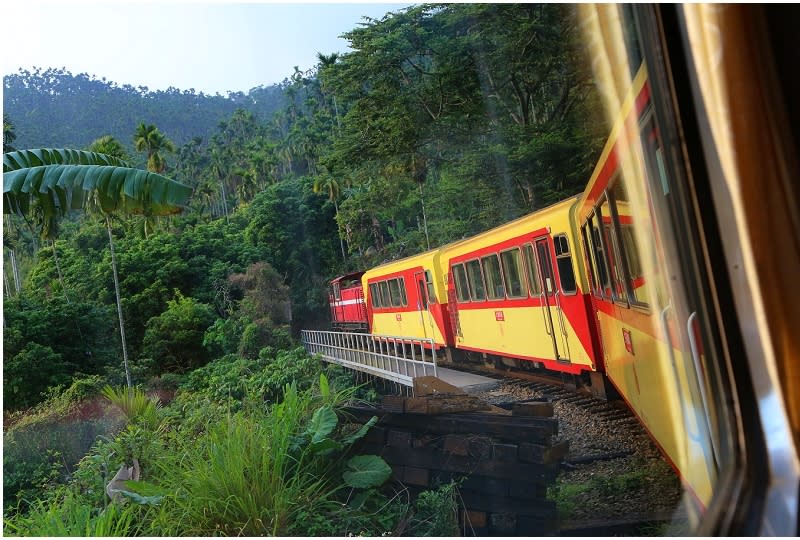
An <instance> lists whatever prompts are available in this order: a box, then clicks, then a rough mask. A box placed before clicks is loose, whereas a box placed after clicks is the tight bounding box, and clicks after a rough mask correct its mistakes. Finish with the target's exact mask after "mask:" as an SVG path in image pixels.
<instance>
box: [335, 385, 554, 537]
mask: <svg viewBox="0 0 800 540" xmlns="http://www.w3.org/2000/svg"><path fill="white" fill-rule="evenodd" d="M425 379H432V378H427V377H426V378H425ZM439 386H440V385H439ZM455 390H456V391H458V389H455ZM417 395H418V396H419V394H417ZM346 413H349V414H350V415H352V417H353V420H354V421H355V422H361V423H363V422H366V421H367V420H369V419H370V418H371V417H372V416H378V418H379V422H378V424H376V425H375V426H374V427H373V428H372V429H371V430H370V431H369V433H368V434H367V436H366V437H365V438H364V439H363V440H362V441H360V443H359V445H358V447H356V448H354V451H356V452H357V453H362V454H376V455H379V456H382V457H383V458H384V459H385V460H386V462H387V463H388V464H389V465H391V467H392V471H393V473H394V477H395V479H396V480H398V481H400V482H402V483H403V484H405V485H406V486H407V487H408V488H409V489H411V490H412V491H413V492H416V493H418V492H420V491H422V490H425V489H429V488H435V487H437V486H439V485H442V484H445V483H448V482H450V481H452V480H456V481H459V480H460V484H459V489H458V493H459V497H460V499H461V502H462V509H461V512H460V522H461V526H462V534H464V535H465V536H546V535H555V534H556V533H557V530H558V519H557V512H556V507H555V503H554V502H553V501H548V500H547V499H546V495H547V486H548V485H549V484H550V483H552V482H553V481H554V480H555V478H556V475H557V474H558V470H559V465H560V463H561V461H562V460H563V458H564V456H565V455H566V454H567V452H568V450H569V448H568V444H567V443H566V442H560V443H555V442H554V441H555V438H556V436H557V434H558V422H557V421H556V420H555V419H553V418H552V415H553V408H552V405H550V404H549V403H526V404H518V405H515V407H514V408H513V409H512V410H510V411H508V410H504V409H500V408H498V407H493V406H490V405H488V404H486V403H483V402H480V400H478V399H477V398H475V397H473V396H468V395H464V394H456V393H448V392H441V391H437V392H433V393H431V394H430V395H427V396H420V397H414V398H404V397H399V396H391V397H387V398H385V399H384V402H383V404H382V406H381V407H380V408H361V407H351V408H349V409H346Z"/></svg>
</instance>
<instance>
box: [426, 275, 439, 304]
mask: <svg viewBox="0 0 800 540" xmlns="http://www.w3.org/2000/svg"><path fill="white" fill-rule="evenodd" d="M424 275H425V292H426V293H427V295H428V305H430V304H435V303H436V289H435V288H434V286H433V273H432V272H431V271H430V270H425V273H424Z"/></svg>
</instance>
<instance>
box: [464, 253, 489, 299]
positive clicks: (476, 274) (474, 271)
mask: <svg viewBox="0 0 800 540" xmlns="http://www.w3.org/2000/svg"><path fill="white" fill-rule="evenodd" d="M467 279H468V280H469V291H470V296H471V297H472V299H473V300H475V301H481V300H486V287H484V285H483V274H482V273H481V263H480V262H479V261H478V260H477V259H476V260H474V261H469V262H467Z"/></svg>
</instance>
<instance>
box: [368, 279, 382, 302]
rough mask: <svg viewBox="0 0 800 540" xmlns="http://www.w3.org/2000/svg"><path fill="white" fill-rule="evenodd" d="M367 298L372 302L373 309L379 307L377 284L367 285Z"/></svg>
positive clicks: (379, 299)
mask: <svg viewBox="0 0 800 540" xmlns="http://www.w3.org/2000/svg"><path fill="white" fill-rule="evenodd" d="M369 298H370V300H371V301H372V307H374V308H379V307H381V297H380V295H379V294H378V284H377V283H370V284H369Z"/></svg>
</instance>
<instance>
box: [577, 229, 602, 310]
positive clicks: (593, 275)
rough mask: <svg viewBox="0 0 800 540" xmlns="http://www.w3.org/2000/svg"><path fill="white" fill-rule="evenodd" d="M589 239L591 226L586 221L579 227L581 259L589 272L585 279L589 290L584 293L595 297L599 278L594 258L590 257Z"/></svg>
mask: <svg viewBox="0 0 800 540" xmlns="http://www.w3.org/2000/svg"><path fill="white" fill-rule="evenodd" d="M590 238H591V226H590V225H589V221H588V220H587V221H585V222H584V223H583V225H581V240H582V242H583V257H584V262H585V264H586V268H588V269H589V272H587V277H588V278H589V290H588V291H586V293H587V294H594V295H597V291H598V290H599V287H598V283H599V278H598V276H597V269H596V268H595V263H594V257H592V250H591V245H590Z"/></svg>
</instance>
